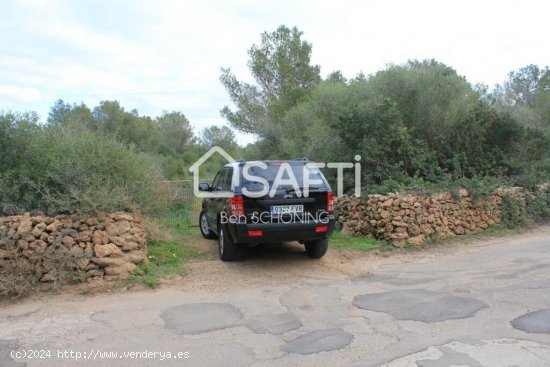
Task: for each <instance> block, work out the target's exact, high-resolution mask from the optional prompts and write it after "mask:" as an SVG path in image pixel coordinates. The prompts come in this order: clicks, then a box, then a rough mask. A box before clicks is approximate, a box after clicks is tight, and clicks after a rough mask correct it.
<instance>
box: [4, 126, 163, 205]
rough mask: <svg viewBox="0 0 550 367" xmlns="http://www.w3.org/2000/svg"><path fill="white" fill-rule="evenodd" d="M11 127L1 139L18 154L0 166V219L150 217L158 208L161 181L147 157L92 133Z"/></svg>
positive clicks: (112, 138) (157, 170)
mask: <svg viewBox="0 0 550 367" xmlns="http://www.w3.org/2000/svg"><path fill="white" fill-rule="evenodd" d="M17 127H18V126H16V128H15V129H14V131H15V132H14V133H12V134H11V135H9V136H8V138H7V139H6V140H7V143H8V144H11V145H17V146H20V147H22V148H23V149H22V153H21V154H20V155H19V156H18V157H13V160H12V161H11V162H9V163H10V165H9V166H8V165H7V164H4V165H5V167H0V168H2V170H0V203H1V204H0V214H14V213H17V212H24V211H35V210H38V211H42V212H46V213H48V214H56V213H91V212H100V211H107V212H112V211H117V210H134V209H137V210H139V211H141V212H143V213H154V212H157V211H159V210H161V209H162V208H163V207H164V203H163V202H161V201H160V200H159V197H163V196H162V195H160V192H159V190H160V189H161V187H160V185H158V182H159V181H160V180H161V179H162V176H161V174H160V171H159V169H158V168H157V166H156V165H155V162H154V160H153V159H152V158H151V157H150V156H149V155H147V154H145V153H140V152H137V151H136V150H134V149H132V148H131V147H127V146H125V145H124V144H122V143H120V142H118V141H117V140H115V138H114V137H110V136H106V135H104V134H102V133H98V132H92V131H88V130H79V129H73V128H67V127H54V126H49V127H44V128H37V127H34V128H33V129H32V133H31V132H29V133H25V131H22V129H18V128H17ZM15 148H16V147H15V146H14V149H15ZM4 163H6V162H4Z"/></svg>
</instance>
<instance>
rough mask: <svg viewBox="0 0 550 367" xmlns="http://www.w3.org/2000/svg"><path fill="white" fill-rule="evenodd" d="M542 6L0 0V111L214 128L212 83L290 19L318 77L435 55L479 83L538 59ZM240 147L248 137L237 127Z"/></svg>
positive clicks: (220, 97) (543, 42) (544, 32)
mask: <svg viewBox="0 0 550 367" xmlns="http://www.w3.org/2000/svg"><path fill="white" fill-rule="evenodd" d="M549 10H550V3H549V2H547V1H530V0H523V1H514V2H512V1H481V0H478V1H452V2H451V1H406V0H404V1H299V0H294V1H292V0H277V1H252V0H239V1H152V0H151V1H135V0H126V1H108V0H107V1H104V0H102V1H100V0H87V1H84V0H79V1H70V0H65V1H63V0H58V1H45V0H44V1H39V0H37V1H11V0H1V2H0V14H1V15H2V17H1V19H2V21H1V22H0V45H1V50H2V51H1V52H0V109H3V110H13V111H27V110H34V111H36V112H38V113H39V114H40V115H41V116H42V119H43V120H45V119H46V117H47V113H48V111H49V108H50V107H51V105H52V104H53V103H54V101H55V100H57V99H59V98H61V99H63V100H65V101H66V102H71V103H72V102H81V101H82V102H84V103H86V104H87V105H88V106H90V107H93V106H95V105H97V104H98V102H99V101H100V100H105V99H116V100H119V101H120V102H121V104H122V105H123V106H124V107H125V108H126V109H128V110H129V109H133V108H135V109H137V110H138V111H139V112H140V114H146V115H151V116H158V115H160V114H161V112H162V111H163V110H170V111H171V110H176V111H181V112H183V113H185V115H186V116H187V117H188V118H189V120H190V121H191V123H192V125H193V126H194V127H195V130H196V131H200V130H202V128H204V127H206V126H209V125H211V124H216V125H221V124H225V122H224V121H223V119H222V118H221V117H220V114H219V110H220V109H221V108H222V107H223V106H224V105H226V104H230V101H229V99H228V97H227V93H226V92H225V90H224V89H223V87H222V85H221V84H220V82H219V75H220V68H221V67H231V69H232V70H233V71H234V72H235V73H236V74H237V76H238V77H239V79H246V80H249V78H250V76H249V73H248V69H247V67H246V62H247V50H248V48H249V47H250V46H251V45H252V44H253V43H258V42H259V40H260V34H261V32H263V31H273V30H275V29H276V28H277V27H278V26H279V25H281V24H285V25H287V26H289V27H292V26H297V27H298V28H299V29H300V30H302V31H303V32H304V38H305V39H306V40H308V41H309V42H311V43H312V44H313V63H315V64H319V65H321V72H322V74H323V76H326V75H327V74H328V73H330V72H332V71H334V70H341V71H342V73H343V74H344V76H346V77H348V78H350V77H354V76H356V75H357V73H359V72H360V71H363V72H364V73H365V74H370V73H374V72H376V71H377V70H379V69H381V68H383V67H384V66H385V65H386V64H387V63H403V62H405V61H407V59H424V58H435V59H436V60H438V61H441V62H443V63H446V64H447V65H449V66H452V67H453V68H455V69H456V70H457V71H458V73H459V74H461V75H464V76H466V78H467V79H468V81H470V82H471V83H479V82H483V83H486V84H488V85H489V86H493V85H494V84H495V83H498V82H501V81H503V80H504V78H505V77H506V75H507V73H508V72H509V71H511V70H514V69H517V68H519V67H522V66H525V65H527V64H538V65H540V66H543V65H548V64H550V47H548V45H549V42H548V36H549V35H550V32H549V29H550V28H549V26H550V23H549V20H548V14H549ZM238 137H239V142H240V143H241V144H244V143H246V142H249V141H252V140H253V137H251V136H245V135H243V134H239V135H238Z"/></svg>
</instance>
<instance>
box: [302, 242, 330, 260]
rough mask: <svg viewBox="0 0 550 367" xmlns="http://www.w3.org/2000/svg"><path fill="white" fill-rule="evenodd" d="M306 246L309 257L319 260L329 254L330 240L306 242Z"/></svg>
mask: <svg viewBox="0 0 550 367" xmlns="http://www.w3.org/2000/svg"><path fill="white" fill-rule="evenodd" d="M305 245H306V252H307V254H308V256H309V257H311V258H313V259H319V258H321V257H323V256H324V255H325V254H326V253H327V249H328V238H322V239H320V240H316V241H309V242H306V243H305Z"/></svg>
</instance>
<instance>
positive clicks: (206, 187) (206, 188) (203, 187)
mask: <svg viewBox="0 0 550 367" xmlns="http://www.w3.org/2000/svg"><path fill="white" fill-rule="evenodd" d="M199 191H210V186H209V185H208V184H207V183H199Z"/></svg>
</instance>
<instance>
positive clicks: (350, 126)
mask: <svg viewBox="0 0 550 367" xmlns="http://www.w3.org/2000/svg"><path fill="white" fill-rule="evenodd" d="M301 36H302V34H301V33H300V32H299V31H298V30H297V29H292V30H290V29H288V28H286V27H284V26H282V27H280V28H279V29H278V30H277V31H275V32H273V33H264V34H263V36H262V42H261V45H260V46H253V47H252V48H251V49H250V51H249V56H250V60H249V63H248V65H249V67H250V70H251V73H252V75H253V77H254V78H255V80H256V82H257V83H256V84H247V83H242V82H239V81H238V80H237V79H236V77H235V76H234V75H232V74H231V72H230V70H227V69H223V70H222V72H223V73H222V77H221V80H222V83H223V84H224V85H225V87H226V88H227V90H228V92H229V95H230V97H231V99H232V100H233V102H234V103H235V105H236V107H237V110H236V111H231V109H230V108H229V107H225V108H224V109H223V110H222V114H223V115H224V116H225V117H226V118H227V120H228V121H229V123H230V124H231V125H232V126H233V127H234V128H236V129H238V130H241V131H243V132H253V133H255V134H257V135H258V137H259V139H258V141H257V142H256V143H255V144H253V145H252V146H249V147H247V153H248V154H249V155H250V156H254V157H262V158H270V157H278V158H290V157H297V156H307V157H309V158H310V159H313V160H319V161H324V162H329V161H333V162H334V161H337V162H338V161H348V162H352V161H353V157H354V156H355V155H356V154H359V155H361V163H362V172H363V177H362V183H363V185H364V186H365V190H364V191H366V192H370V193H372V192H387V191H391V190H403V189H405V188H408V187H412V188H434V187H439V188H441V187H448V186H449V185H452V184H456V185H461V186H468V185H470V186H472V185H474V186H475V185H480V182H482V181H485V182H487V183H489V184H491V185H497V184H499V183H508V184H515V183H519V184H529V185H533V184H534V183H536V182H540V181H543V180H545V179H547V177H548V174H549V173H550V139H549V136H550V70H549V69H548V67H546V68H544V69H539V68H538V67H536V66H534V65H530V66H527V67H525V68H522V69H520V70H518V71H514V72H511V73H510V74H509V76H508V79H507V81H506V82H505V83H504V84H503V85H499V86H496V88H494V90H493V91H492V92H489V91H488V88H487V86H483V85H478V86H472V85H470V84H469V83H468V82H467V81H466V79H465V78H464V77H462V76H460V75H458V74H457V72H456V71H455V70H453V69H452V68H451V67H449V66H447V65H444V64H442V63H439V62H437V61H435V60H423V61H416V60H411V61H408V62H407V63H405V64H403V65H389V66H388V67H387V68H385V69H384V70H380V71H379V72H377V73H375V74H373V75H369V76H365V75H362V74H360V75H358V76H357V77H355V78H353V79H349V80H347V79H346V78H344V77H343V76H342V74H341V73H340V72H338V71H337V72H333V73H332V74H330V75H329V76H328V77H327V78H326V79H325V80H322V78H321V77H320V74H319V67H318V66H314V65H310V54H311V45H310V44H309V43H307V42H306V41H303V40H302V39H301ZM472 180H473V181H474V183H473V184H472V183H471V181H472ZM348 182H351V181H349V180H348Z"/></svg>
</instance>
